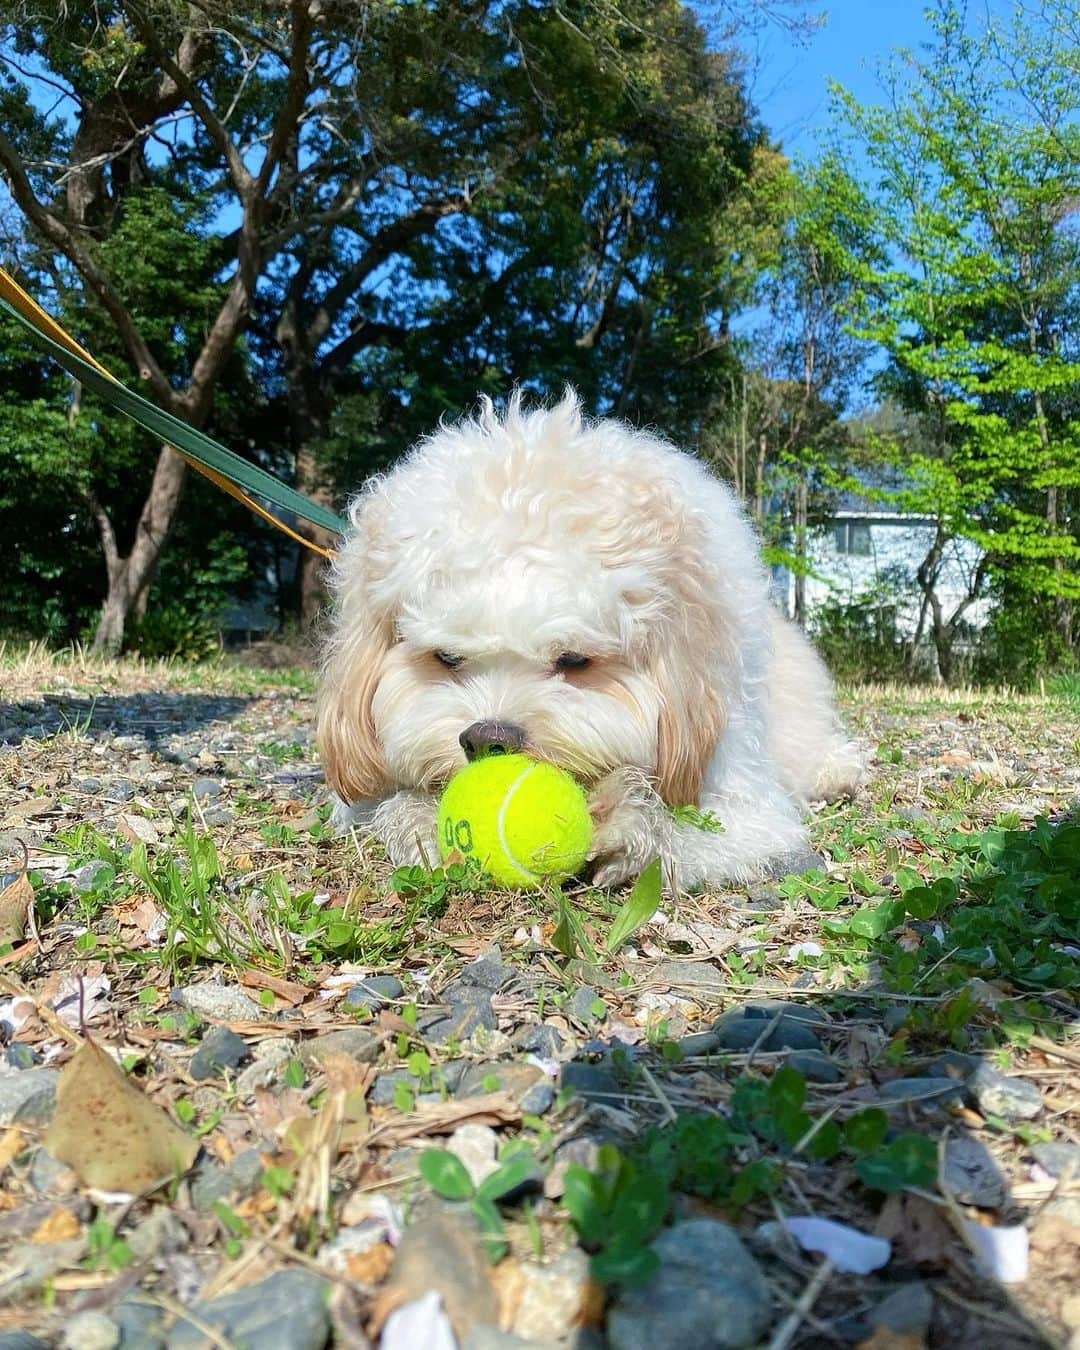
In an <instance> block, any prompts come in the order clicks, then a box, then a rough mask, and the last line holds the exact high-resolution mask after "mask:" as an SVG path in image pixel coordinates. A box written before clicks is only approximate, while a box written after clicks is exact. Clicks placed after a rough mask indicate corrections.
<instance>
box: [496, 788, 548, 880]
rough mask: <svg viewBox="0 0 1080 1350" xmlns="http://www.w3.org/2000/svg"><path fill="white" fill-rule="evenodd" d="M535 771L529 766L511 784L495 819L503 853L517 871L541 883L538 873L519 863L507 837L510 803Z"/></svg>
mask: <svg viewBox="0 0 1080 1350" xmlns="http://www.w3.org/2000/svg"><path fill="white" fill-rule="evenodd" d="M535 769H536V765H535V764H529V765H527V766H526V768H524V769H522V771H521V772H520V773H519V774H518V776H517V777H516V778H515V779H514V781H513V782H512V783H511V784H510V786H509V788H507V790H506V795H505V796H504V797H503V800H502V805H501V806H500V807H499V814H498V816H497V817H496V818H495V828H496V830H497V831H498V835H499V845H500V847H501V848H502V851H503V853H505V854H506V856H507V858H509V859H510V861H511V862H512V863H513V864H514V866H515V867H516V868H517V870H518V871H519V872H521V873H522V874H523V875H524V876H526V877H528V879H529V880H530V881H539V880H540V874H539V873H538V872H533V871H531V870H530V869H529V868H528V867H526V866H525V864H524V863H522V862H521V861H519V859H518V857H517V855H516V854H515V853H513V852H512V851H511V849H510V841H509V839H507V837H506V813H507V811H508V810H509V809H510V803H511V802H512V801H513V800H514V798H515V796H517V791H518V788H519V787H521V785H522V783H524V782H525V780H526V778H528V777H529V775H530V774H532V773H533V771H534V770H535Z"/></svg>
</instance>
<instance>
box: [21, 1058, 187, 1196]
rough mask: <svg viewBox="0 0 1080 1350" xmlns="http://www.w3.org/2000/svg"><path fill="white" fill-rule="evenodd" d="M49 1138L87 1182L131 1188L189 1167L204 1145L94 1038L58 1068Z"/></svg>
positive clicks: (142, 1187) (145, 1187) (149, 1185)
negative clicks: (159, 1104)
mask: <svg viewBox="0 0 1080 1350" xmlns="http://www.w3.org/2000/svg"><path fill="white" fill-rule="evenodd" d="M43 1143H44V1146H45V1148H46V1149H47V1150H48V1152H50V1153H51V1154H52V1155H53V1157H54V1158H58V1159H59V1160H60V1161H61V1162H65V1163H67V1164H68V1166H69V1167H71V1168H72V1169H73V1170H74V1171H75V1173H76V1175H77V1176H78V1178H79V1180H80V1181H81V1182H82V1183H83V1185H85V1186H92V1187H94V1188H95V1189H97V1190H102V1191H124V1192H127V1193H128V1194H139V1193H141V1192H143V1191H149V1190H152V1189H154V1188H155V1187H157V1186H159V1185H161V1184H162V1183H163V1182H165V1181H168V1180H170V1179H171V1178H172V1177H174V1176H176V1175H177V1174H178V1173H181V1172H186V1171H187V1169H188V1168H189V1167H190V1166H191V1164H192V1163H193V1162H194V1161H195V1155H196V1154H197V1153H198V1151H199V1142H198V1140H197V1139H192V1138H191V1136H190V1135H187V1134H185V1133H184V1131H183V1130H182V1129H180V1127H179V1126H178V1125H175V1124H174V1123H173V1122H172V1120H170V1119H169V1117H168V1116H167V1115H166V1114H165V1112H164V1111H163V1110H162V1109H161V1107H160V1106H158V1105H156V1103H154V1102H152V1101H151V1100H150V1098H149V1097H147V1096H145V1095H144V1094H143V1093H142V1092H141V1091H140V1090H139V1088H138V1087H137V1086H136V1085H135V1084H134V1083H133V1082H132V1081H131V1079H130V1078H128V1076H127V1075H126V1074H125V1073H124V1071H123V1069H121V1068H120V1066H119V1065H118V1064H117V1063H116V1062H115V1061H114V1060H113V1059H112V1058H111V1057H110V1056H109V1055H107V1054H106V1053H105V1051H104V1050H103V1049H102V1048H101V1046H99V1045H98V1044H97V1043H96V1042H95V1041H92V1040H91V1039H90V1038H89V1037H87V1038H86V1040H85V1041H84V1042H83V1044H82V1046H81V1047H80V1048H79V1049H78V1050H77V1051H76V1052H75V1054H74V1056H73V1057H72V1058H71V1059H70V1060H68V1062H67V1064H65V1065H64V1067H63V1069H62V1070H61V1072H60V1079H59V1082H58V1083H57V1085H56V1112H55V1114H54V1116H53V1119H52V1124H51V1125H50V1126H49V1128H48V1130H47V1131H46V1133H45V1138H44V1140H43Z"/></svg>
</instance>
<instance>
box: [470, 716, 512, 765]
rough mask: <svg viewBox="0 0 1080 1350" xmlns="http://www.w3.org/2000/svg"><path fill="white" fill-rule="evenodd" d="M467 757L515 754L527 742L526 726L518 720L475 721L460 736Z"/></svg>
mask: <svg viewBox="0 0 1080 1350" xmlns="http://www.w3.org/2000/svg"><path fill="white" fill-rule="evenodd" d="M458 741H459V742H460V744H461V748H462V750H464V751H465V757H466V759H469V760H473V759H480V758H482V757H483V756H484V755H513V754H516V753H517V751H518V750H520V749H521V747H522V746H523V745H524V744H525V728H524V727H519V726H518V725H517V723H516V722H474V723H473V724H472V726H471V727H466V728H465V730H464V731H463V732H462V733H461V735H460V736H459V737H458Z"/></svg>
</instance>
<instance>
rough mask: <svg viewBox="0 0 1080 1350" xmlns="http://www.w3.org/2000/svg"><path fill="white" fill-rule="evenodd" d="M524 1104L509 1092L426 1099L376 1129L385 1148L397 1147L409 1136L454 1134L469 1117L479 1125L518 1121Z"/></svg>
mask: <svg viewBox="0 0 1080 1350" xmlns="http://www.w3.org/2000/svg"><path fill="white" fill-rule="evenodd" d="M520 1119H521V1108H520V1107H519V1106H518V1104H517V1103H516V1102H515V1101H514V1099H513V1097H512V1096H511V1095H510V1093H509V1092H488V1093H486V1094H485V1095H484V1096H480V1097H465V1098H464V1099H462V1100H460V1101H455V1102H423V1103H421V1104H420V1105H418V1106H417V1107H416V1109H415V1110H414V1111H412V1112H411V1113H410V1114H409V1115H407V1116H395V1117H394V1119H393V1120H388V1121H386V1123H385V1124H383V1125H380V1126H379V1127H378V1129H376V1130H372V1132H371V1141H372V1142H373V1141H374V1140H375V1139H376V1138H377V1139H378V1142H379V1144H380V1145H381V1146H382V1147H383V1148H390V1147H394V1146H396V1145H397V1144H400V1143H402V1142H404V1141H405V1140H406V1139H415V1138H416V1137H417V1135H424V1134H451V1133H453V1131H454V1130H455V1129H457V1127H458V1126H459V1125H462V1124H464V1123H465V1121H467V1120H468V1121H472V1122H473V1123H474V1124H476V1125H515V1124H517V1122H518V1121H519V1120H520Z"/></svg>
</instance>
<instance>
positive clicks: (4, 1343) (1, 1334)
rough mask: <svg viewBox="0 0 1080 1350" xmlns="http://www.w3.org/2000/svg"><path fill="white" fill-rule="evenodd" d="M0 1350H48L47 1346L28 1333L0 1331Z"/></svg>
mask: <svg viewBox="0 0 1080 1350" xmlns="http://www.w3.org/2000/svg"><path fill="white" fill-rule="evenodd" d="M0 1350H48V1346H47V1345H46V1344H45V1342H44V1341H40V1340H38V1338H37V1337H36V1336H31V1334H30V1332H29V1331H0Z"/></svg>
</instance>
